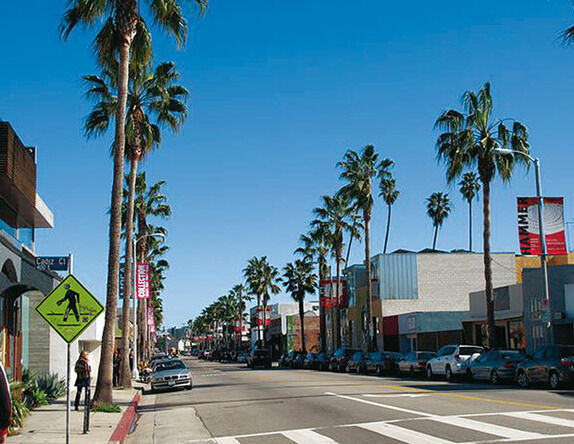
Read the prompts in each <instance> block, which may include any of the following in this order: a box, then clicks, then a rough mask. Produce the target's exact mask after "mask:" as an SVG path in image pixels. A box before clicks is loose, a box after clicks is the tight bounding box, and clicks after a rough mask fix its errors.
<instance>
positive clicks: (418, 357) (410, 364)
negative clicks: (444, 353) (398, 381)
mask: <svg viewBox="0 0 574 444" xmlns="http://www.w3.org/2000/svg"><path fill="white" fill-rule="evenodd" d="M435 355H436V353H435V352H429V351H412V352H410V353H407V354H406V356H405V357H404V358H403V359H401V360H399V362H398V368H399V374H401V375H404V374H407V375H409V376H410V377H411V378H414V377H415V376H416V375H424V373H425V371H426V368H427V362H428V360H429V359H432V358H434V357H435Z"/></svg>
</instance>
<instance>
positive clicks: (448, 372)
mask: <svg viewBox="0 0 574 444" xmlns="http://www.w3.org/2000/svg"><path fill="white" fill-rule="evenodd" d="M444 376H445V378H446V380H447V381H449V382H452V380H453V379H454V375H453V374H452V370H451V369H450V365H447V366H446V369H445V371H444Z"/></svg>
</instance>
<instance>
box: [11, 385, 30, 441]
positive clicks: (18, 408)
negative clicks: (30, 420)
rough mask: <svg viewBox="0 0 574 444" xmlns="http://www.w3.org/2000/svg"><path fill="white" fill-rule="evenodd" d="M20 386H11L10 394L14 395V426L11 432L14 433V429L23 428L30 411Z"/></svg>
mask: <svg viewBox="0 0 574 444" xmlns="http://www.w3.org/2000/svg"><path fill="white" fill-rule="evenodd" d="M18 386H19V384H15V383H12V384H10V393H11V395H12V425H11V426H10V431H11V432H12V431H14V429H18V428H20V427H22V423H23V422H24V418H25V417H26V416H27V415H28V412H29V411H30V409H28V407H27V406H26V403H25V402H24V400H23V399H22V395H21V391H20V389H19V387H18Z"/></svg>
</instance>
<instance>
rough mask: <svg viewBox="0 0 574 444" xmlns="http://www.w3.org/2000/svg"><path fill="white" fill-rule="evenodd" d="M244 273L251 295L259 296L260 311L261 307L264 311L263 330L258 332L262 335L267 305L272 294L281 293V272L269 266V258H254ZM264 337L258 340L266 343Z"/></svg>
mask: <svg viewBox="0 0 574 444" xmlns="http://www.w3.org/2000/svg"><path fill="white" fill-rule="evenodd" d="M243 273H244V275H245V280H246V282H247V285H248V286H249V289H250V291H251V293H252V294H255V295H256V296H257V309H258V311H259V308H260V307H261V308H262V309H263V319H262V321H263V329H261V328H259V330H258V331H259V332H260V333H261V332H263V331H264V330H265V327H266V326H267V325H266V324H267V303H268V302H269V299H270V297H271V294H278V293H279V291H280V288H279V285H277V284H278V283H279V282H281V278H280V277H279V270H278V269H277V267H274V266H273V265H270V264H269V262H268V261H267V256H262V257H261V258H257V257H253V258H251V259H249V262H248V264H247V267H246V268H245V269H244V270H243ZM264 336H265V335H263V338H261V337H260V335H258V340H259V341H260V340H262V339H263V341H265V337H264Z"/></svg>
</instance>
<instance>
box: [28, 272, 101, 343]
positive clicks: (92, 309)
mask: <svg viewBox="0 0 574 444" xmlns="http://www.w3.org/2000/svg"><path fill="white" fill-rule="evenodd" d="M102 311H104V307H102V304H100V302H99V301H98V300H97V299H96V298H95V297H94V296H93V295H92V294H91V293H90V292H89V291H88V290H86V287H84V286H83V285H82V284H81V283H80V281H78V280H77V279H76V278H75V277H74V276H73V275H71V274H70V275H68V276H67V277H66V278H65V279H64V280H63V281H62V282H61V283H60V285H58V286H57V287H56V288H55V289H54V290H52V292H50V294H48V296H46V297H45V298H44V299H43V300H42V302H40V303H39V304H38V306H37V307H36V312H37V313H38V314H39V315H40V316H42V318H44V320H45V321H46V322H47V323H48V324H50V326H51V327H52V328H53V329H54V330H56V332H57V333H58V334H59V335H60V336H61V337H62V339H63V340H64V341H66V342H67V343H70V342H73V341H74V340H75V339H76V338H77V337H78V336H80V335H81V334H82V332H83V331H84V330H85V329H86V328H88V327H89V326H90V324H91V323H92V322H93V321H94V320H95V319H96V318H97V317H98V315H99V314H100V313H101V312H102Z"/></svg>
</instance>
